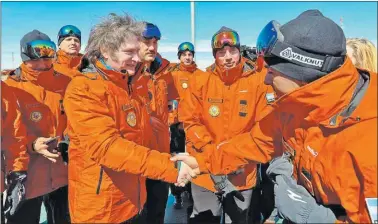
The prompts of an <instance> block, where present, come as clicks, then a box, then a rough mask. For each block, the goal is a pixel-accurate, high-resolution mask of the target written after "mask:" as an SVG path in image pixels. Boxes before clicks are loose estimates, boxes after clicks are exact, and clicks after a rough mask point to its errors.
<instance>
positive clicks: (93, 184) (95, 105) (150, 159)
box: [64, 61, 178, 223]
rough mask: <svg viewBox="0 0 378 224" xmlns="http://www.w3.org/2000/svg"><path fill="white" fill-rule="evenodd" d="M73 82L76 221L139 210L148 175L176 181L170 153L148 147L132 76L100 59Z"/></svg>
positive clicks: (113, 219)
mask: <svg viewBox="0 0 378 224" xmlns="http://www.w3.org/2000/svg"><path fill="white" fill-rule="evenodd" d="M81 72H82V73H83V76H77V77H75V78H74V79H73V80H72V81H71V83H70V84H69V86H68V88H67V91H66V95H65V99H64V108H65V111H66V113H67V116H68V119H69V120H70V124H69V126H68V134H69V136H70V148H69V161H70V162H69V164H68V166H69V191H68V192H69V206H70V215H71V220H72V222H75V223H119V222H123V221H126V220H128V219H130V218H132V217H133V216H135V215H136V214H138V212H140V211H141V209H142V208H143V204H144V202H145V199H146V191H145V177H148V178H151V179H161V180H164V181H166V182H171V183H174V182H176V179H177V175H178V173H177V170H176V169H175V168H174V164H173V163H172V162H171V161H170V159H169V158H170V155H169V154H164V153H160V152H158V151H156V150H150V149H149V148H147V147H143V146H142V145H146V144H148V143H147V142H148V141H149V138H151V136H148V135H146V133H148V132H145V130H146V128H149V127H146V126H147V125H149V124H148V123H149V121H148V120H146V117H147V116H146V115H145V113H147V112H146V111H147V110H146V108H145V105H143V104H141V101H140V100H138V99H135V98H133V97H132V96H131V95H130V92H129V90H128V76H127V75H125V74H122V73H118V72H116V71H113V70H107V69H105V66H104V65H103V64H102V63H101V62H99V61H97V62H96V63H95V65H93V64H91V65H89V66H88V67H86V68H84V69H83V70H82V71H81Z"/></svg>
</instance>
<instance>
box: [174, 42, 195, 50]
mask: <svg viewBox="0 0 378 224" xmlns="http://www.w3.org/2000/svg"><path fill="white" fill-rule="evenodd" d="M178 51H179V52H180V51H192V52H194V46H193V44H192V43H189V42H184V43H182V44H180V45H179V46H178Z"/></svg>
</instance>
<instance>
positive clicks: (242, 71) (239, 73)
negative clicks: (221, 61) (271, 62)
mask: <svg viewBox="0 0 378 224" xmlns="http://www.w3.org/2000/svg"><path fill="white" fill-rule="evenodd" d="M206 71H208V72H211V73H213V74H215V75H217V76H218V77H219V78H220V79H221V80H222V81H223V82H224V83H225V84H226V85H231V84H232V83H234V82H235V81H236V80H238V79H239V78H241V77H246V76H249V75H251V74H253V73H254V72H255V71H256V70H255V65H254V63H253V62H251V61H249V60H247V59H246V58H244V57H242V58H241V59H240V62H239V64H237V65H236V66H235V67H234V68H231V69H228V70H225V69H222V68H221V67H220V66H219V65H217V64H216V63H214V64H212V65H211V66H209V67H208V68H207V69H206Z"/></svg>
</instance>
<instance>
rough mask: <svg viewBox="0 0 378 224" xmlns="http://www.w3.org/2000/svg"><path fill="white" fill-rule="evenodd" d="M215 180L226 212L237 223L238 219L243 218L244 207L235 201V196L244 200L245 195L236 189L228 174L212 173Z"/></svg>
mask: <svg viewBox="0 0 378 224" xmlns="http://www.w3.org/2000/svg"><path fill="white" fill-rule="evenodd" d="M210 177H211V179H212V180H213V182H214V184H215V185H214V187H215V189H216V190H217V191H218V193H217V194H218V196H219V197H221V198H222V206H223V210H224V212H225V213H226V214H227V215H228V216H230V218H231V220H232V222H233V223H237V220H239V219H240V218H242V216H241V214H242V212H243V211H242V209H241V208H239V206H238V205H237V204H236V202H235V198H237V199H239V200H240V201H242V202H244V200H245V199H244V197H243V195H242V194H241V193H240V191H238V189H236V187H235V186H234V185H233V184H232V183H231V182H230V180H229V179H228V178H227V176H226V175H221V176H216V175H210Z"/></svg>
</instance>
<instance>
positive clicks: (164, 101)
mask: <svg viewBox="0 0 378 224" xmlns="http://www.w3.org/2000/svg"><path fill="white" fill-rule="evenodd" d="M145 24H146V26H145V29H144V31H143V33H142V36H143V38H142V40H141V42H140V57H141V59H142V63H143V67H144V68H143V70H142V71H143V75H144V76H147V77H149V78H150V80H149V81H148V97H149V101H150V102H149V106H150V110H151V113H150V116H151V119H150V125H151V127H152V130H153V133H154V136H155V139H156V142H157V143H158V146H156V147H153V148H154V149H157V150H159V151H161V152H166V153H169V152H170V144H169V137H170V136H169V126H168V117H169V114H168V104H169V102H170V101H172V100H177V99H178V93H177V90H176V88H175V85H174V81H173V77H172V74H171V73H170V71H169V70H170V69H169V68H170V62H169V61H168V60H166V59H165V58H162V57H161V56H160V54H158V42H159V40H160V38H161V33H160V30H159V28H158V27H157V26H156V25H155V24H152V23H148V22H145ZM146 187H147V202H146V211H147V222H148V223H164V215H165V207H166V204H167V200H168V194H169V185H168V184H167V183H165V182H163V181H160V180H151V179H147V180H146Z"/></svg>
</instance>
